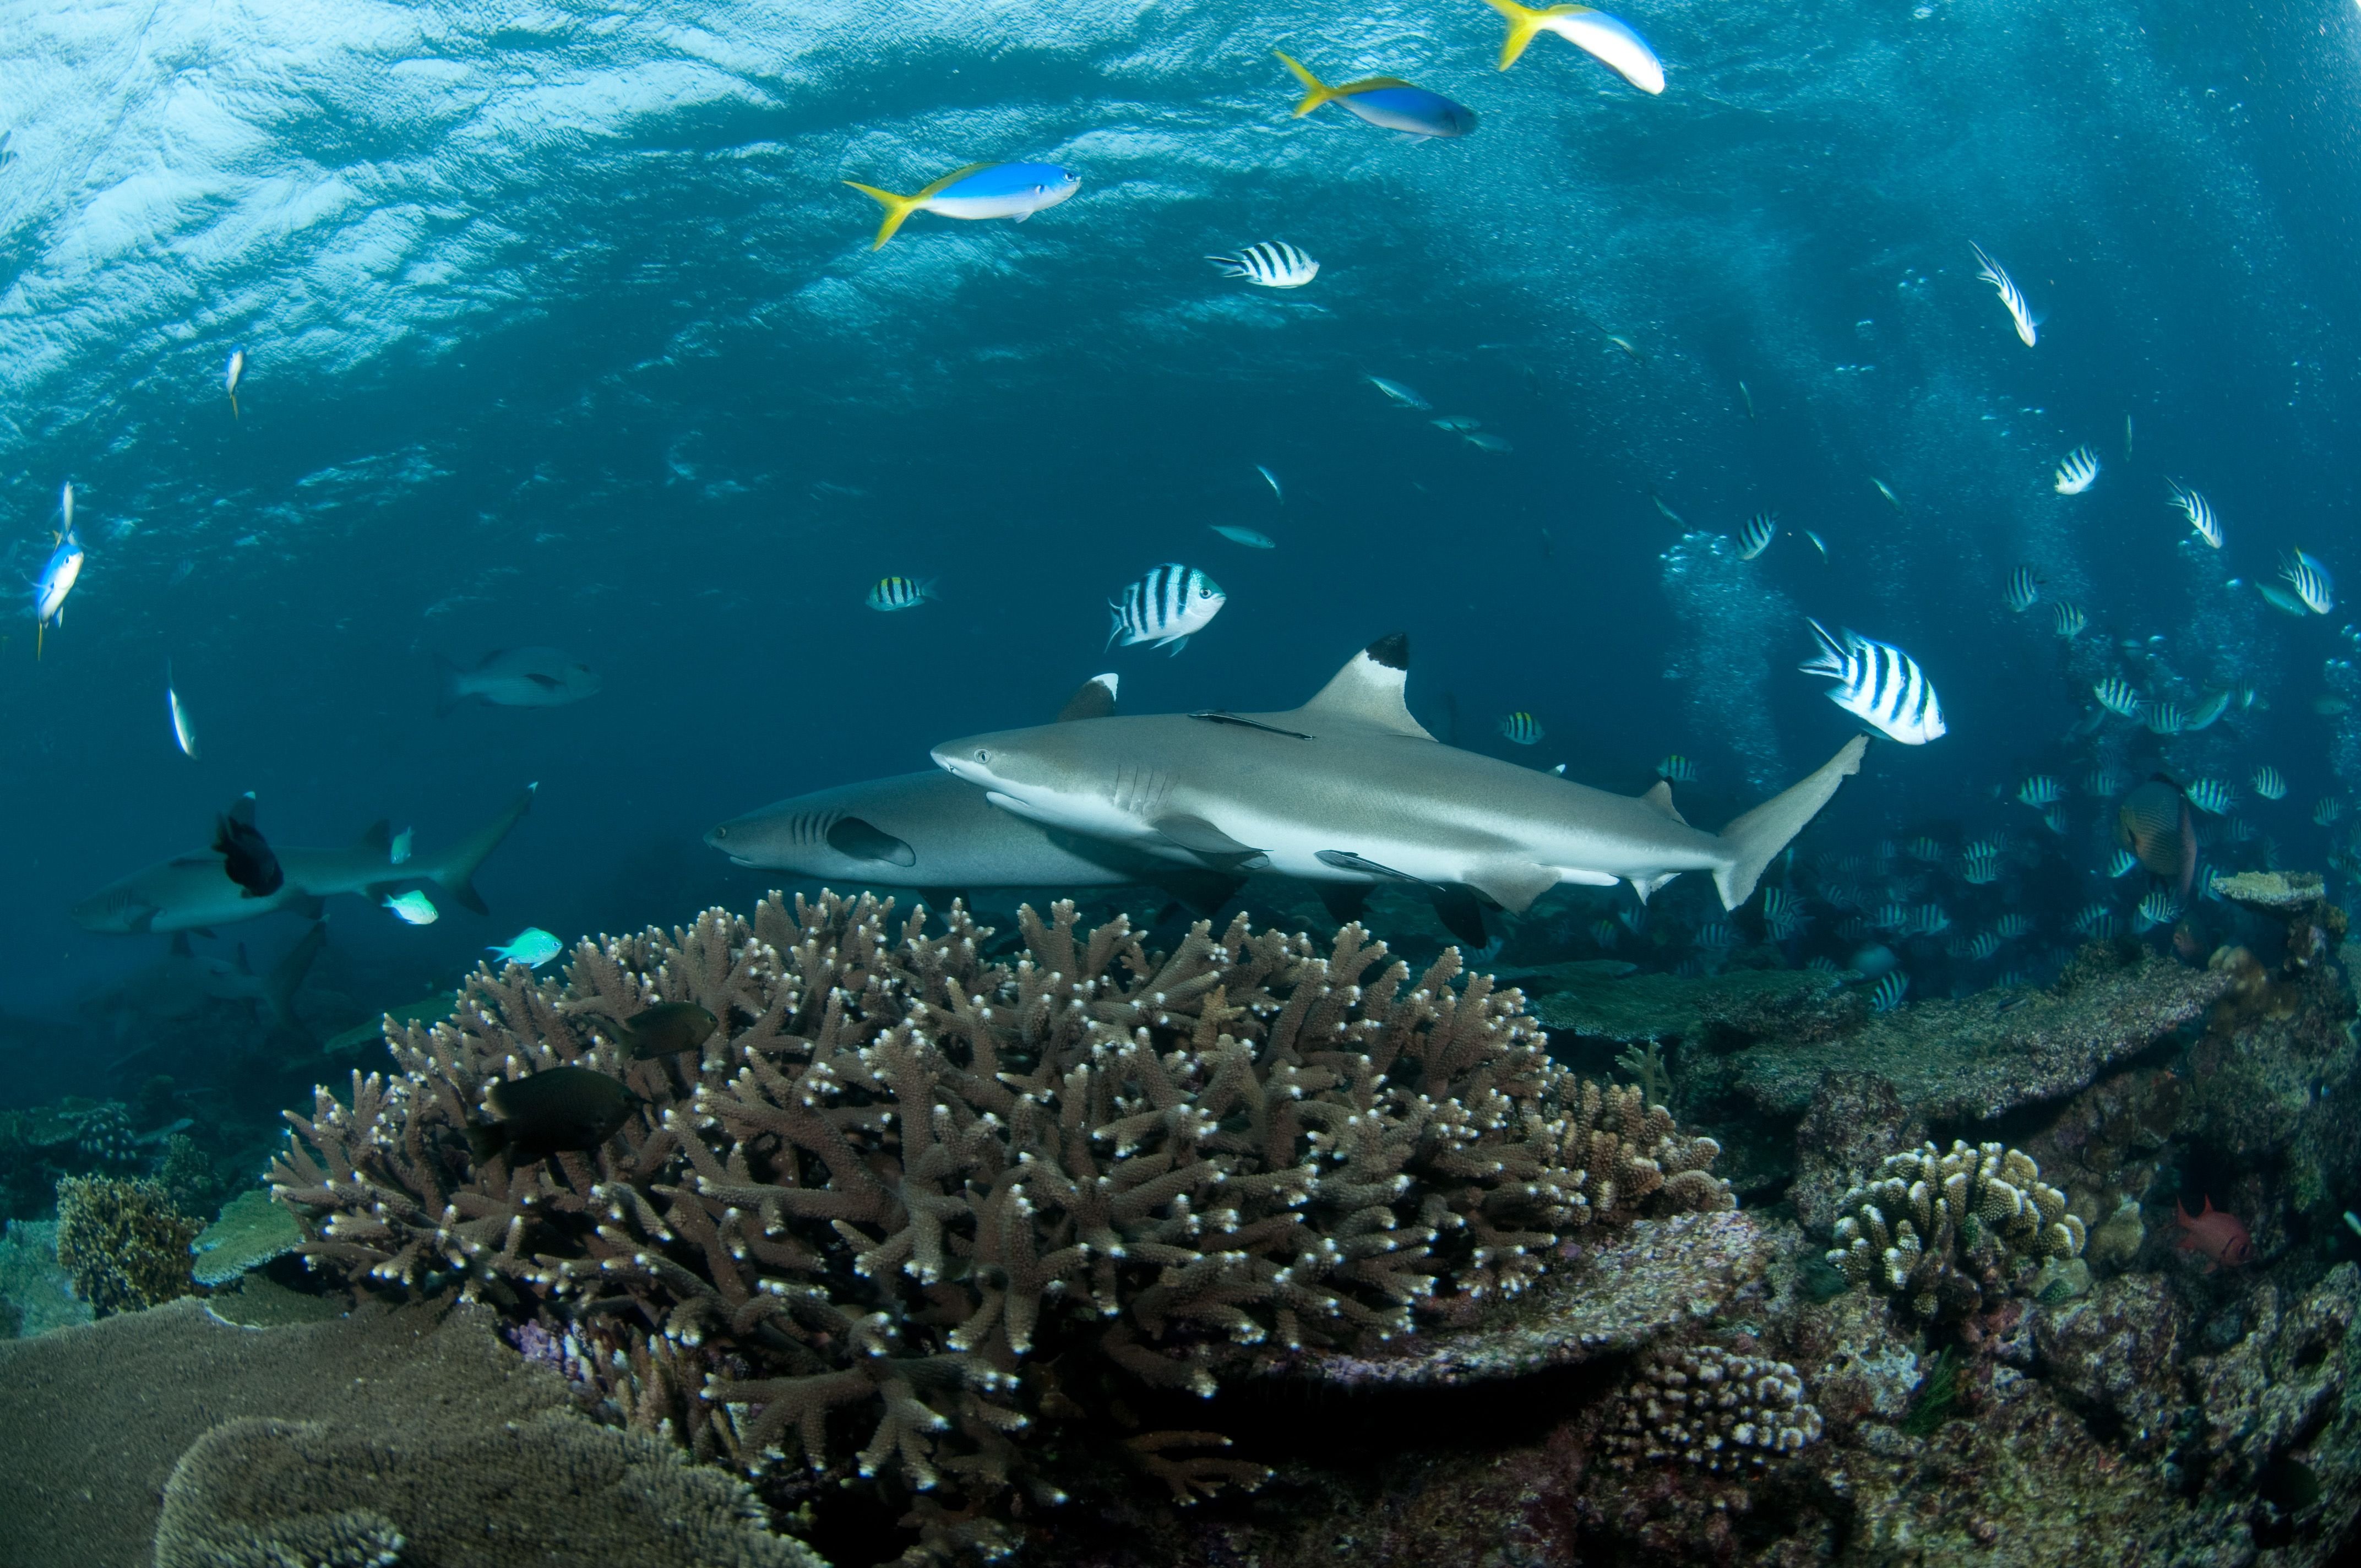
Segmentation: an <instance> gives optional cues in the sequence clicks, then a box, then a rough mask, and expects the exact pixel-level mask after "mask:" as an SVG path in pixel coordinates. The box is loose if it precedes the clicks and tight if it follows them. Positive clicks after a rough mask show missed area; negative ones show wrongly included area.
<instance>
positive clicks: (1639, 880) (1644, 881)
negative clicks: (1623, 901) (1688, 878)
mask: <svg viewBox="0 0 2361 1568" xmlns="http://www.w3.org/2000/svg"><path fill="white" fill-rule="evenodd" d="M1680 874H1681V873H1680V872H1665V873H1664V875H1662V876H1635V877H1633V878H1632V879H1631V891H1632V892H1633V893H1636V894H1639V895H1640V902H1641V903H1642V904H1645V903H1647V902H1648V896H1649V894H1653V893H1654V892H1656V891H1657V890H1658V889H1659V888H1661V887H1663V886H1664V884H1665V883H1668V882H1670V881H1672V880H1673V879H1674V878H1675V877H1676V876H1678V875H1680Z"/></svg>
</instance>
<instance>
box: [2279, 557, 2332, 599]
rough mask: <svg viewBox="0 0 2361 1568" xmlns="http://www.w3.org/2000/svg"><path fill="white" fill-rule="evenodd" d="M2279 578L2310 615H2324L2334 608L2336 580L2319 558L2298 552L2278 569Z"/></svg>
mask: <svg viewBox="0 0 2361 1568" xmlns="http://www.w3.org/2000/svg"><path fill="white" fill-rule="evenodd" d="M2279 576H2281V577H2283V578H2285V579H2286V581H2287V586H2288V587H2290V588H2292V589H2293V590H2295V597H2296V598H2299V599H2301V600H2302V601H2303V608H2304V609H2308V610H2310V611H2312V614H2314V615H2326V614H2328V613H2329V612H2330V611H2332V610H2334V609H2335V608H2336V579H2335V577H2334V576H2332V575H2330V573H2329V570H2328V568H2327V567H2325V566H2323V565H2321V564H2320V559H2319V557H2317V556H2315V555H2312V554H2309V553H2308V552H2306V551H2302V550H2299V551H2297V552H2296V553H2295V554H2293V555H2291V556H2290V557H2289V558H2288V561H2287V564H2286V565H2283V566H2281V567H2280V568H2279Z"/></svg>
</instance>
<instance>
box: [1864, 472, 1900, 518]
mask: <svg viewBox="0 0 2361 1568" xmlns="http://www.w3.org/2000/svg"><path fill="white" fill-rule="evenodd" d="M1869 482H1870V483H1871V484H1872V485H1875V486H1876V487H1877V493H1878V494H1879V495H1881V496H1883V497H1884V498H1885V499H1887V500H1888V501H1891V502H1892V503H1893V504H1894V510H1895V511H1900V510H1903V507H1902V498H1901V497H1900V496H1897V495H1895V494H1894V490H1893V488H1892V487H1891V486H1889V485H1887V484H1886V482H1885V481H1884V480H1883V479H1881V478H1879V477H1877V476H1876V475H1874V474H1872V475H1871V476H1870V477H1869Z"/></svg>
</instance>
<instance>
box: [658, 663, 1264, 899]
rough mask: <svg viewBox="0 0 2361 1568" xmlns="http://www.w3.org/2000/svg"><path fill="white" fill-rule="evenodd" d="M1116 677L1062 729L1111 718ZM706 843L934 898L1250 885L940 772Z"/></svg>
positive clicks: (1086, 690) (861, 787)
mask: <svg viewBox="0 0 2361 1568" xmlns="http://www.w3.org/2000/svg"><path fill="white" fill-rule="evenodd" d="M1114 711H1115V676H1113V675H1093V677H1092V678H1091V679H1089V680H1087V681H1085V682H1083V683H1082V687H1081V689H1080V690H1078V691H1076V692H1075V693H1074V695H1073V696H1071V697H1070V698H1069V699H1068V700H1067V702H1066V706H1065V707H1064V708H1062V709H1061V710H1060V712H1059V715H1058V721H1059V722H1060V723H1070V722H1072V721H1074V720H1077V719H1083V718H1104V717H1106V716H1107V715H1109V714H1111V713H1113V712H1114ZM705 841H706V843H708V844H709V845H711V846H712V847H713V848H714V849H717V850H720V851H721V852H722V853H723V854H725V855H728V856H729V857H730V860H731V861H734V862H736V863H737V864H739V865H741V866H755V867H759V868H761V869H762V870H764V871H776V872H794V873H796V875H798V876H807V877H814V878H818V879H822V880H829V879H833V880H836V881H839V882H852V883H884V884H886V885H888V886H892V887H916V888H922V889H925V890H927V891H928V893H929V894H945V895H947V894H950V893H953V892H964V891H967V890H969V889H972V888H979V887H992V888H999V887H1054V888H1080V887H1122V886H1129V885H1132V884H1135V883H1155V884H1157V885H1159V886H1162V887H1164V888H1166V889H1167V890H1168V891H1170V892H1172V893H1174V894H1178V895H1179V896H1180V898H1182V899H1183V900H1184V901H1185V902H1187V903H1189V904H1191V905H1197V906H1198V907H1200V908H1201V909H1208V910H1210V909H1212V908H1215V907H1218V906H1219V905H1221V904H1222V903H1223V902H1224V901H1225V900H1226V899H1227V898H1228V897H1229V896H1230V894H1233V893H1235V891H1236V889H1237V885H1238V883H1240V882H1241V881H1242V880H1243V879H1242V878H1239V877H1236V876H1234V875H1230V874H1227V873H1224V872H1216V871H1209V870H1206V869H1203V868H1202V867H1198V866H1194V865H1182V864H1176V863H1175V862H1174V861H1170V860H1169V859H1165V858H1162V857H1159V856H1154V855H1148V854H1142V853H1141V852H1139V851H1138V850H1131V849H1127V848H1126V847H1124V846H1121V845H1116V844H1109V843H1106V842H1104V841H1103V840H1100V839H1084V838H1080V837H1077V836H1075V835H1073V834H1070V833H1065V832H1061V831H1060V830H1058V829H1055V828H1044V827H1042V826H1041V825H1039V824H1038V823H1034V822H1028V821H1027V820H1025V819H1024V818H1023V817H1012V816H1010V815H1009V814H1008V813H1007V812H1005V811H1002V810H1000V809H998V808H997V807H995V806H993V805H992V803H991V802H990V801H988V800H986V799H985V798H984V794H983V791H982V790H980V789H978V788H976V787H975V786H974V785H973V784H967V783H964V782H962V781H961V780H959V779H956V778H953V777H952V776H951V775H950V774H949V773H943V772H941V771H939V770H929V771H928V772H926V773H899V774H895V776H893V777H891V778H882V779H868V780H864V781H862V783H859V784H840V785H838V786H836V787H835V788H833V789H823V790H814V791H813V792H812V793H810V794H808V795H795V796H792V797H791V798H789V799H786V800H782V801H776V802H774V803H773V804H772V805H769V806H764V807H763V808H762V809H761V810H760V811H751V812H748V813H747V814H746V815H745V816H743V817H731V818H730V820H729V821H727V822H724V823H722V824H721V825H720V826H719V827H718V828H714V829H712V830H711V831H710V832H708V833H707V834H706V835H705Z"/></svg>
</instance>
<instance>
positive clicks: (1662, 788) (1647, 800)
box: [1640, 779, 1689, 828]
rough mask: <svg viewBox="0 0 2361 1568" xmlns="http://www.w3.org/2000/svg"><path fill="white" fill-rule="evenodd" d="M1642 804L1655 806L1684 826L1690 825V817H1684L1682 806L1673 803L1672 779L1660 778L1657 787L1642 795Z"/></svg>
mask: <svg viewBox="0 0 2361 1568" xmlns="http://www.w3.org/2000/svg"><path fill="white" fill-rule="evenodd" d="M1640 804H1641V805H1642V806H1654V807H1655V808H1656V809H1657V810H1659V811H1661V812H1663V813H1664V815H1665V816H1667V817H1671V818H1672V819H1673V820H1674V821H1675V822H1677V823H1679V824H1680V825H1681V826H1682V827H1684V828H1686V827H1687V826H1688V821H1689V819H1688V818H1687V817H1683V816H1682V815H1681V808H1680V807H1679V806H1675V805H1674V804H1673V784H1672V781H1671V780H1670V779H1658V780H1657V781H1656V784H1655V787H1654V788H1653V789H1651V790H1650V791H1649V792H1648V793H1647V794H1645V795H1642V796H1641V797H1640Z"/></svg>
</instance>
